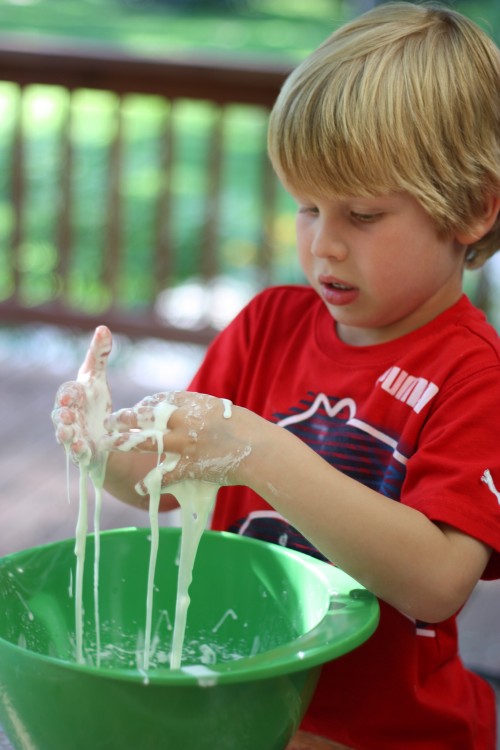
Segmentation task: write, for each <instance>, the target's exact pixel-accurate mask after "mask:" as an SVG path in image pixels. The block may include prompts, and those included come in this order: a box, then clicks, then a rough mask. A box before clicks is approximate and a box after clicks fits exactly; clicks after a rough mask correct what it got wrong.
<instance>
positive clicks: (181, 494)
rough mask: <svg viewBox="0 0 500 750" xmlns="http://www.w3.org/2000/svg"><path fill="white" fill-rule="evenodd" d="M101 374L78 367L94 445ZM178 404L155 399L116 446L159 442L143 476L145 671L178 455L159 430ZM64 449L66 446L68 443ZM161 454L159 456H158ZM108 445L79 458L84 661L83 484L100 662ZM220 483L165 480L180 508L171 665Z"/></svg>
mask: <svg viewBox="0 0 500 750" xmlns="http://www.w3.org/2000/svg"><path fill="white" fill-rule="evenodd" d="M99 373H100V375H99V374H98V375H96V376H94V377H93V378H92V379H91V378H89V376H88V375H87V374H86V373H82V372H81V371H80V372H79V373H78V378H77V379H78V382H79V383H80V384H81V385H82V386H83V389H84V391H85V396H86V402H87V410H88V413H87V432H88V435H89V437H90V438H91V440H92V442H93V443H94V445H95V446H99V443H100V442H101V439H102V438H103V437H104V436H105V435H106V429H105V427H104V423H105V419H106V417H107V415H108V413H109V410H110V405H111V399H110V394H109V389H108V385H107V382H106V376H105V370H104V368H102V369H100V370H99ZM222 402H223V407H224V413H223V416H224V418H225V419H228V418H230V417H231V407H232V404H231V402H230V401H229V400H228V399H222ZM176 408H177V407H176V406H174V405H173V404H171V403H169V402H168V401H167V400H165V401H163V402H160V403H158V404H157V405H156V406H155V409H154V416H153V423H152V424H151V422H149V424H148V427H149V429H141V430H138V431H137V432H132V433H130V434H129V436H128V438H127V440H126V441H122V444H121V445H120V450H125V451H127V450H131V449H132V448H134V447H135V446H136V445H138V444H139V443H141V442H143V441H144V440H146V439H147V438H152V439H155V440H156V441H157V444H158V461H157V465H156V467H155V468H154V469H153V471H151V472H150V473H149V474H148V475H147V476H146V477H145V478H144V480H143V484H144V486H145V488H146V490H147V492H148V494H149V518H150V527H151V547H150V559H149V569H148V582H147V592H146V625H145V638H144V652H143V659H142V668H143V670H144V672H145V673H147V672H148V670H149V666H150V652H151V633H152V611H153V596H154V579H155V571H156V561H157V554H158V545H159V524H158V511H159V504H160V496H161V492H162V480H163V477H164V475H165V473H167V472H168V471H171V470H172V469H173V468H174V467H175V466H176V464H177V462H178V460H179V458H180V457H179V456H178V455H175V454H167V455H166V456H164V454H163V434H164V432H165V430H166V429H167V428H166V425H167V423H168V419H169V417H170V415H171V413H172V412H173V411H174V410H175V409H176ZM66 450H67V452H68V447H67V446H66ZM162 456H164V458H163V461H162V460H161V458H162ZM107 457H108V451H106V450H99V449H98V448H97V450H96V454H95V455H94V456H93V457H91V456H84V457H83V458H81V459H80V461H79V469H80V492H79V494H80V505H79V514H78V521H77V526H76V532H75V537H76V542H75V555H76V560H77V564H76V581H75V638H76V660H77V662H80V663H84V661H85V659H84V654H83V606H82V593H83V570H84V564H85V547H86V537H87V527H88V497H87V484H88V479H89V478H90V480H91V482H92V484H93V486H94V490H95V514H94V531H95V557H94V607H95V627H96V654H97V656H96V661H97V665H99V664H100V659H101V653H100V651H101V648H100V622H99V619H100V618H99V556H100V534H99V531H100V512H101V505H102V488H103V483H104V475H105V469H106V463H107ZM218 489H219V485H217V484H213V483H210V482H203V481H199V480H184V481H182V482H177V483H175V484H173V485H171V486H169V488H168V491H169V492H171V493H172V494H173V495H175V497H176V498H177V501H178V502H179V505H180V508H181V527H182V529H181V554H180V562H179V572H178V584H177V598H176V608H175V621H174V629H173V638H172V649H171V654H170V667H171V669H179V668H180V666H181V661H182V649H183V643H184V636H185V630H186V620H187V610H188V607H189V602H190V599H189V594H188V589H189V586H190V584H191V580H192V571H193V566H194V560H195V557H196V552H197V550H198V545H199V542H200V539H201V536H202V533H203V530H204V529H205V528H206V526H207V522H208V518H209V516H210V513H211V511H212V509H213V505H214V502H215V498H216V495H217V491H218Z"/></svg>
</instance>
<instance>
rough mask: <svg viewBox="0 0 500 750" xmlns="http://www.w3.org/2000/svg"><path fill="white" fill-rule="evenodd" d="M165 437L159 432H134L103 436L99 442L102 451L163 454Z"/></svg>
mask: <svg viewBox="0 0 500 750" xmlns="http://www.w3.org/2000/svg"><path fill="white" fill-rule="evenodd" d="M164 443H165V435H164V434H163V433H162V432H160V431H159V430H135V431H132V432H115V433H114V434H111V435H104V436H103V438H102V439H101V440H100V441H99V446H100V448H101V449H102V450H108V451H109V450H115V451H135V452H139V453H164V448H165V446H164Z"/></svg>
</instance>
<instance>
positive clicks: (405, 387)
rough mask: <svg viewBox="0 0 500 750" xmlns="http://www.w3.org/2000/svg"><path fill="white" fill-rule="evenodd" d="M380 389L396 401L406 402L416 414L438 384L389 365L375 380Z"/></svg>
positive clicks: (426, 402) (425, 403) (436, 389)
mask: <svg viewBox="0 0 500 750" xmlns="http://www.w3.org/2000/svg"><path fill="white" fill-rule="evenodd" d="M377 382H378V383H380V385H381V387H382V389H383V390H384V391H387V393H389V394H390V395H391V396H394V398H396V399H397V400H398V401H402V402H403V403H404V404H408V406H410V407H411V408H412V409H413V411H414V412H415V413H416V414H418V413H419V412H421V411H422V409H423V408H424V406H426V405H427V404H428V403H429V401H431V400H432V399H433V398H434V396H435V395H436V393H438V391H439V388H438V386H437V385H436V384H435V383H433V382H432V381H430V380H427V379H426V378H419V377H416V376H415V375H409V374H408V373H407V372H406V371H405V370H402V369H401V368H400V367H396V366H394V367H389V369H388V370H386V371H385V372H384V374H383V375H381V376H380V377H379V379H378V380H377Z"/></svg>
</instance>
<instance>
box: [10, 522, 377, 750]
mask: <svg viewBox="0 0 500 750" xmlns="http://www.w3.org/2000/svg"><path fill="white" fill-rule="evenodd" d="M179 542H180V531H179V530H178V529H169V528H162V529H161V531H160V545H159V553H158V562H157V568H156V582H155V583H156V589H155V597H154V607H153V639H152V650H151V660H150V669H149V671H148V673H147V675H145V674H144V672H141V670H140V665H142V663H143V662H142V648H143V644H144V626H145V599H146V580H147V569H148V562H149V531H148V530H147V529H140V530H139V529H122V530H118V531H112V532H106V533H104V534H102V535H101V552H100V584H99V617H98V618H96V616H95V611H94V609H95V606H94V589H93V571H92V565H93V559H92V558H93V537H92V536H90V537H89V540H88V553H87V557H86V569H85V578H84V592H83V604H84V612H85V616H84V633H83V651H84V655H85V660H86V663H85V664H77V663H76V662H75V658H74V657H75V609H74V598H73V596H74V592H73V580H74V569H75V558H74V541H73V540H68V541H65V542H58V543H55V544H51V545H47V546H44V547H39V548H35V549H31V550H25V551H23V552H19V553H16V554H14V555H10V556H9V557H6V558H4V559H3V560H0V600H1V605H0V663H1V665H2V667H1V670H0V722H1V723H2V724H3V726H4V729H5V731H6V734H7V735H8V737H9V738H10V740H11V742H12V743H13V745H14V747H15V748H16V750H26V749H28V748H29V750H35V749H36V750H69V748H72V750H88V749H89V748H92V750H101V749H102V750H104V749H105V748H106V749H109V750H118V749H119V748H130V749H134V748H137V750H153V748H154V749H155V750H156V749H157V748H172V749H174V748H175V750H178V748H182V749H183V750H195V749H196V750H205V748H206V749H207V750H208V749H209V748H210V750H214V748H215V749H217V750H225V748H227V749H228V750H250V749H251V750H255V749H256V748H258V750H282V749H283V748H284V747H285V746H286V744H287V743H288V741H289V739H290V738H291V736H292V735H293V734H294V732H295V731H296V729H297V728H298V726H299V723H300V720H301V718H302V716H303V714H304V712H305V710H306V708H307V705H308V704H309V701H310V699H311V697H312V694H313V692H314V688H315V685H316V682H317V678H318V676H319V672H320V665H321V664H323V663H324V662H325V661H328V660H330V659H334V658H336V657H338V656H341V655H342V654H344V653H346V652H348V651H350V650H352V649H353V648H355V647H356V646H358V645H360V644H361V643H363V642H364V641H365V640H366V639H367V638H368V637H369V636H370V635H371V633H372V632H373V631H374V629H375V627H376V625H377V622H378V604H377V601H376V599H375V597H374V596H372V595H371V594H369V593H368V592H367V591H366V590H365V589H363V588H362V587H361V586H360V585H359V584H357V583H356V582H355V581H354V580H353V579H351V578H350V577H349V576H347V575H346V574H344V573H343V572H342V571H340V570H338V569H337V568H334V567H333V566H331V565H328V564H326V563H323V562H320V561H318V560H315V559H313V558H311V557H308V556H306V555H303V554H301V553H298V552H293V551H291V550H287V549H284V548H282V547H278V546H277V545H272V544H267V543H265V542H260V541H256V540H253V539H248V538H245V537H240V536H236V535H233V534H226V533H218V532H205V533H204V535H203V537H202V540H201V543H200V547H199V550H198V554H197V557H196V562H195V567H194V575H193V583H192V585H191V588H190V597H191V605H190V608H189V611H188V622H187V630H186V640H185V648H184V654H183V662H182V667H181V669H179V670H170V668H169V650H170V643H171V638H172V630H171V626H172V623H173V620H174V614H175V612H174V607H175V595H176V584H177V571H178V568H177V564H176V560H177V555H178V549H179ZM96 622H98V623H99V631H100V659H99V662H98V658H97V654H96V642H97V638H96Z"/></svg>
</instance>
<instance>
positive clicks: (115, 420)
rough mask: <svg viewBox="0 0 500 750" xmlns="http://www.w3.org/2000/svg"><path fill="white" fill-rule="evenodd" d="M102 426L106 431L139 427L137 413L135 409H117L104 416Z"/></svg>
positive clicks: (125, 430)
mask: <svg viewBox="0 0 500 750" xmlns="http://www.w3.org/2000/svg"><path fill="white" fill-rule="evenodd" d="M104 426H105V428H106V430H108V432H128V431H129V430H136V429H137V428H138V427H139V421H138V414H137V411H136V410H135V409H118V411H114V412H113V413H112V414H109V416H107V417H106V419H105V420H104Z"/></svg>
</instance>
